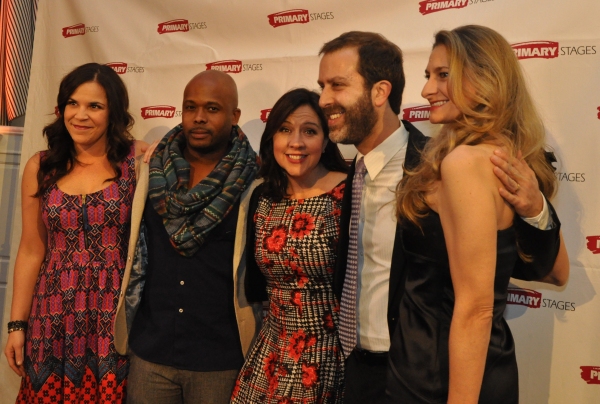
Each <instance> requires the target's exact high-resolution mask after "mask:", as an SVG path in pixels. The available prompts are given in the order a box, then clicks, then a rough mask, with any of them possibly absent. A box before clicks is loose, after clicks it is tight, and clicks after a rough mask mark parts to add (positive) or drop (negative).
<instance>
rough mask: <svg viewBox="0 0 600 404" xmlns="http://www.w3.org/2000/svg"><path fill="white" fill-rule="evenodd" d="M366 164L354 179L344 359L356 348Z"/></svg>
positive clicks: (342, 305) (344, 296)
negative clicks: (360, 233)
mask: <svg viewBox="0 0 600 404" xmlns="http://www.w3.org/2000/svg"><path fill="white" fill-rule="evenodd" d="M366 171H367V170H366V167H365V162H364V161H363V157H361V158H360V159H359V160H358V161H357V162H356V169H355V171H354V178H352V213H351V216H350V240H349V242H348V260H347V265H346V276H345V277H344V288H343V290H342V299H341V302H340V341H341V343H342V349H343V350H344V357H346V358H347V357H348V356H350V353H351V352H352V350H353V349H354V347H355V346H356V334H357V329H356V301H357V299H356V296H357V294H358V293H357V291H358V218H359V216H360V205H361V202H362V191H363V184H364V183H365V173H366Z"/></svg>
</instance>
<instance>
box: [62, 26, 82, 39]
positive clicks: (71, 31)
mask: <svg viewBox="0 0 600 404" xmlns="http://www.w3.org/2000/svg"><path fill="white" fill-rule="evenodd" d="M62 35H63V36H64V37H65V38H69V37H72V36H76V35H85V24H82V23H80V24H75V25H71V26H70V27H64V28H63V29H62Z"/></svg>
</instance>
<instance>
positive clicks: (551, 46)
mask: <svg viewBox="0 0 600 404" xmlns="http://www.w3.org/2000/svg"><path fill="white" fill-rule="evenodd" d="M511 47H512V48H513V51H514V52H515V55H517V59H533V58H540V59H553V58H556V57H558V42H553V41H531V42H519V43H516V44H514V45H511Z"/></svg>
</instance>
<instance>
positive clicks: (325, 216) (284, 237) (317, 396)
mask: <svg viewBox="0 0 600 404" xmlns="http://www.w3.org/2000/svg"><path fill="white" fill-rule="evenodd" d="M343 192H344V183H341V184H339V185H338V186H336V187H335V188H333V189H332V190H331V191H329V192H326V193H324V194H322V195H318V196H315V197H312V198H306V199H298V200H293V199H283V200H281V201H280V202H273V201H272V200H271V199H270V198H267V197H264V196H261V197H260V199H259V201H258V208H257V211H256V213H255V215H254V222H255V228H256V237H255V246H256V248H255V258H256V262H257V263H258V265H259V267H260V270H261V272H262V273H263V274H264V276H265V278H266V281H267V292H268V295H269V306H270V307H269V313H268V314H267V316H266V318H265V320H264V322H263V327H262V328H261V330H260V333H259V334H258V337H257V340H256V342H255V344H254V346H253V347H252V349H251V351H250V354H249V355H248V357H247V358H246V362H245V363H244V366H243V367H242V370H241V371H240V374H239V376H238V379H237V381H236V385H235V388H234V391H233V396H232V400H231V402H232V403H236V404H248V403H273V404H275V403H278V404H292V403H302V404H309V403H342V402H343V392H344V387H343V378H344V367H343V358H342V351H341V345H340V342H339V337H338V330H337V324H338V312H339V304H338V302H337V299H336V297H335V295H334V292H333V286H332V285H333V269H334V266H335V259H336V250H337V241H338V238H339V233H340V226H339V221H340V213H341V202H342V196H343Z"/></svg>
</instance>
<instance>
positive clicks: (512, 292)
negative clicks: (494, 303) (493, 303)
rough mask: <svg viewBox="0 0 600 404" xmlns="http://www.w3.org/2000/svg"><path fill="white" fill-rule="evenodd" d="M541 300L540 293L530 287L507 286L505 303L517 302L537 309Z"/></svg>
mask: <svg viewBox="0 0 600 404" xmlns="http://www.w3.org/2000/svg"><path fill="white" fill-rule="evenodd" d="M541 300H542V294H541V293H540V292H536V291H535V290H531V289H516V288H508V295H507V297H506V303H507V304H518V305H520V306H526V307H531V308H532V309H539V308H540V302H541Z"/></svg>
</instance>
